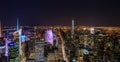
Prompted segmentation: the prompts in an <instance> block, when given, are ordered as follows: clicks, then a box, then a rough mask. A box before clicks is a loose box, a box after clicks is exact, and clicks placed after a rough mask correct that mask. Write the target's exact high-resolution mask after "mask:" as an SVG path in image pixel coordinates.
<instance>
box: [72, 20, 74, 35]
mask: <svg viewBox="0 0 120 62" xmlns="http://www.w3.org/2000/svg"><path fill="white" fill-rule="evenodd" d="M73 34H74V19H73V20H72V35H73Z"/></svg>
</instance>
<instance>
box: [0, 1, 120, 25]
mask: <svg viewBox="0 0 120 62" xmlns="http://www.w3.org/2000/svg"><path fill="white" fill-rule="evenodd" d="M17 17H18V18H19V20H20V24H21V25H71V20H72V19H75V25H88V26H100V25H103V26H118V25H120V4H119V2H118V1H115V0H113V1H110V0H107V1H105V0H103V1H102V0H99V1H98V0H81V1H80V0H79V1H75V0H73V1H71V0H0V20H1V21H2V23H3V25H16V24H15V23H16V20H17Z"/></svg>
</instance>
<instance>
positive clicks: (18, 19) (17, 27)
mask: <svg viewBox="0 0 120 62" xmlns="http://www.w3.org/2000/svg"><path fill="white" fill-rule="evenodd" d="M16 28H17V31H18V30H19V19H18V18H17V27H16Z"/></svg>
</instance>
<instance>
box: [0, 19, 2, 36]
mask: <svg viewBox="0 0 120 62" xmlns="http://www.w3.org/2000/svg"><path fill="white" fill-rule="evenodd" d="M0 37H2V24H1V20H0Z"/></svg>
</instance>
